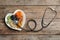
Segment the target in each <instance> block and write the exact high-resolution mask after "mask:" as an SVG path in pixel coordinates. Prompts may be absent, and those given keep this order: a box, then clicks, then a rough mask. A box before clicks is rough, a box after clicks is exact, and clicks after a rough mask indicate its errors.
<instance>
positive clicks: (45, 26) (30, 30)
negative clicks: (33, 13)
mask: <svg viewBox="0 0 60 40" xmlns="http://www.w3.org/2000/svg"><path fill="white" fill-rule="evenodd" d="M47 9H50V10H51V11H54V12H55V15H54V17H53V18H52V19H51V21H50V22H49V23H48V24H45V25H44V17H45V13H46V11H47ZM56 15H57V12H56V11H55V10H54V9H52V8H50V7H48V8H46V9H45V11H44V14H43V17H42V20H41V26H42V28H40V29H38V30H35V29H36V27H37V22H36V21H35V20H34V19H29V20H28V21H27V26H28V28H29V30H26V29H24V28H22V27H20V28H21V29H22V30H24V31H26V32H39V31H41V30H43V29H44V28H47V27H48V26H49V25H50V24H51V23H52V21H53V20H54V19H55V17H56ZM30 22H33V23H34V24H35V25H34V28H33V29H32V28H31V26H30V25H29V23H30Z"/></svg>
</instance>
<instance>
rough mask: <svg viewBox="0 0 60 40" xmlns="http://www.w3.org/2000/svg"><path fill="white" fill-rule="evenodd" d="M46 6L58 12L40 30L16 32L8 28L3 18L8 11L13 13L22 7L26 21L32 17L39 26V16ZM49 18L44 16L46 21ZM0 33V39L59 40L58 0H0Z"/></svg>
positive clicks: (59, 3)
mask: <svg viewBox="0 0 60 40" xmlns="http://www.w3.org/2000/svg"><path fill="white" fill-rule="evenodd" d="M33 5H34V6H33ZM47 7H51V8H53V9H55V10H56V11H57V13H58V14H57V17H56V19H54V21H53V22H52V23H51V24H50V25H49V27H47V28H45V29H43V30H42V31H40V32H36V33H35V32H18V31H14V30H10V29H9V28H7V26H6V25H5V23H4V20H3V19H4V17H5V15H6V14H7V13H8V12H12V13H13V12H14V11H15V10H16V9H22V10H23V11H24V12H25V14H26V16H27V21H28V20H29V19H30V18H33V19H35V20H36V22H37V23H38V26H37V27H40V28H41V24H40V22H41V17H42V16H43V13H44V10H45V8H47ZM47 16H48V15H47ZM49 19H51V18H46V22H47V21H49ZM25 27H26V26H25ZM37 29H38V28H37ZM0 34H2V35H0V40H60V35H59V34H60V0H0ZM3 34H13V35H3ZM14 34H18V35H14ZM20 34H22V35H20ZM40 34H42V35H40ZM44 34H46V35H44ZM51 34H53V35H51ZM54 34H58V35H54Z"/></svg>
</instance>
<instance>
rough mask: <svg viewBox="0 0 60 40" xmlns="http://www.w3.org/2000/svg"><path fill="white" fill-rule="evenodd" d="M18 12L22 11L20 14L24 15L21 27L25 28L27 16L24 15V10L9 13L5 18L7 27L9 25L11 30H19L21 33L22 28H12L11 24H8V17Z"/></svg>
mask: <svg viewBox="0 0 60 40" xmlns="http://www.w3.org/2000/svg"><path fill="white" fill-rule="evenodd" d="M17 11H20V12H22V14H23V21H22V25H21V27H24V25H25V21H26V15H25V13H24V12H23V11H22V10H16V11H15V12H14V13H8V14H7V15H6V17H5V23H6V25H7V26H8V27H9V28H12V29H14V30H19V31H21V30H22V29H21V28H17V27H15V28H14V27H11V26H10V24H8V23H7V17H8V16H11V15H14V14H15V13H16V12H17Z"/></svg>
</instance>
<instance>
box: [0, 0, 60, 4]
mask: <svg viewBox="0 0 60 40" xmlns="http://www.w3.org/2000/svg"><path fill="white" fill-rule="evenodd" d="M50 1H51V2H50ZM0 5H60V0H2V1H1V0H0Z"/></svg>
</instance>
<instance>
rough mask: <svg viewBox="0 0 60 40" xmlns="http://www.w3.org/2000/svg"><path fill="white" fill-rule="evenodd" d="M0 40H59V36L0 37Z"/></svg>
mask: <svg viewBox="0 0 60 40" xmlns="http://www.w3.org/2000/svg"><path fill="white" fill-rule="evenodd" d="M0 40H60V36H59V35H0Z"/></svg>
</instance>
